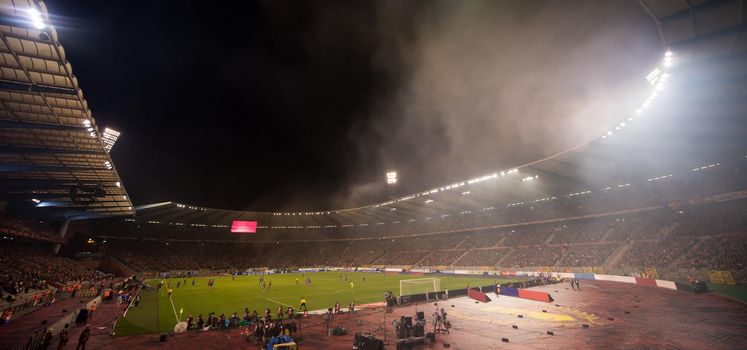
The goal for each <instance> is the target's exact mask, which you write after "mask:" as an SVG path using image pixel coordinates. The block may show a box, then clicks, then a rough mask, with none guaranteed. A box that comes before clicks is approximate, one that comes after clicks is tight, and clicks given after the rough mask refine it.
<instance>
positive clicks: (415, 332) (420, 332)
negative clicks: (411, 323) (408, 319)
mask: <svg viewBox="0 0 747 350" xmlns="http://www.w3.org/2000/svg"><path fill="white" fill-rule="evenodd" d="M412 336H413V337H423V336H425V329H424V327H423V324H422V323H420V322H418V323H416V324H415V327H413V329H412Z"/></svg>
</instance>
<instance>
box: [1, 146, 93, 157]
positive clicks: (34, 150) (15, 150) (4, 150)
mask: <svg viewBox="0 0 747 350" xmlns="http://www.w3.org/2000/svg"><path fill="white" fill-rule="evenodd" d="M19 153H24V154H94V155H95V154H100V155H106V152H105V151H104V150H103V149H102V150H85V149H70V148H41V147H24V146H0V154H19Z"/></svg>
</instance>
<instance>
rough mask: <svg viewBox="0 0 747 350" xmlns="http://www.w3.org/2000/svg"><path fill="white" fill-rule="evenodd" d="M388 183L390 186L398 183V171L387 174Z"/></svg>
mask: <svg viewBox="0 0 747 350" xmlns="http://www.w3.org/2000/svg"><path fill="white" fill-rule="evenodd" d="M386 183H387V184H389V185H393V184H396V183H397V172H396V171H389V172H387V173H386Z"/></svg>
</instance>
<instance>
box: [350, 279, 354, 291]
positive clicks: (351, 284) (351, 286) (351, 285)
mask: <svg viewBox="0 0 747 350" xmlns="http://www.w3.org/2000/svg"><path fill="white" fill-rule="evenodd" d="M353 287H354V285H353V281H350V289H353Z"/></svg>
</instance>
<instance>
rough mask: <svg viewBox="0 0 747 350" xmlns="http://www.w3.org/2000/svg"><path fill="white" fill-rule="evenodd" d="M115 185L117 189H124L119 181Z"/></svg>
mask: <svg viewBox="0 0 747 350" xmlns="http://www.w3.org/2000/svg"><path fill="white" fill-rule="evenodd" d="M114 185H115V186H117V187H122V183H121V182H119V181H117V182H115V183H114Z"/></svg>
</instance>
